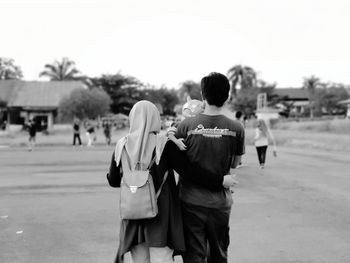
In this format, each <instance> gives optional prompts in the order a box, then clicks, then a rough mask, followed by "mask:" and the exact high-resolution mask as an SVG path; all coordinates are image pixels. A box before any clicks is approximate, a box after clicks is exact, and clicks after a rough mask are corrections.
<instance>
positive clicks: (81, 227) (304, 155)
mask: <svg viewBox="0 0 350 263" xmlns="http://www.w3.org/2000/svg"><path fill="white" fill-rule="evenodd" d="M112 151H113V147H106V146H96V147H91V148H87V147H75V148H73V147H68V146H64V147H59V146H54V147H48V146H45V147H37V148H36V149H35V150H34V151H33V152H28V151H27V150H26V148H6V147H5V148H0V262H1V263H17V262H18V263H22V262H28V263H38V262H39V263H40V262H51V263H53V262H77V263H79V262H93V263H95V262H101V263H103V262H113V259H114V256H115V253H116V249H117V245H118V244H117V242H118V232H119V214H118V190H117V189H113V188H110V187H109V186H108V183H107V181H106V172H107V169H108V165H109V161H110V158H111V153H112ZM267 158H268V160H267V166H266V168H265V169H264V170H261V169H260V168H259V167H258V163H257V157H256V152H255V149H254V148H253V147H247V154H246V155H245V156H244V158H243V164H244V166H243V167H242V168H240V169H238V170H237V179H238V181H239V185H238V186H237V187H235V193H234V200H235V203H234V205H233V208H232V214H231V220H230V226H231V229H230V237H231V243H230V247H229V259H230V260H229V262H235V263H292V262H293V263H297V262H298V263H348V262H350V191H349V190H350V172H349V168H350V156H349V154H345V153H340V152H337V153H335V152H323V151H312V150H308V149H302V148H300V149H293V150H292V149H287V148H280V149H279V152H278V157H277V158H274V157H272V154H271V152H268V157H267ZM176 262H181V259H180V258H177V260H176Z"/></svg>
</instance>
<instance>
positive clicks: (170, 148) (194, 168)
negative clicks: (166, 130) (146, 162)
mask: <svg viewBox="0 0 350 263" xmlns="http://www.w3.org/2000/svg"><path fill="white" fill-rule="evenodd" d="M162 158H165V159H166V162H167V165H168V167H169V168H171V169H174V170H175V171H176V172H177V173H178V174H179V175H180V176H181V177H183V178H184V179H185V180H187V181H190V182H192V183H195V184H196V185H200V186H202V187H204V188H207V189H210V190H221V189H223V179H224V175H220V174H213V173H210V172H208V171H207V170H204V169H202V168H201V167H199V166H198V165H196V164H193V163H190V162H189V160H188V158H187V156H186V153H185V152H183V151H180V149H179V148H178V147H177V146H176V145H175V144H174V143H173V142H172V141H168V142H167V144H166V145H165V148H164V151H163V154H162Z"/></svg>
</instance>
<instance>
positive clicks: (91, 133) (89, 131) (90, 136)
mask: <svg viewBox="0 0 350 263" xmlns="http://www.w3.org/2000/svg"><path fill="white" fill-rule="evenodd" d="M85 129H86V137H87V140H88V142H87V146H92V143H93V141H95V139H94V138H95V127H94V125H93V123H92V122H91V121H90V120H87V121H86V122H85Z"/></svg>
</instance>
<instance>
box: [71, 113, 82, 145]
mask: <svg viewBox="0 0 350 263" xmlns="http://www.w3.org/2000/svg"><path fill="white" fill-rule="evenodd" d="M76 140H78V142H79V145H81V139H80V121H79V120H78V119H75V120H74V123H73V145H74V146H75V142H76Z"/></svg>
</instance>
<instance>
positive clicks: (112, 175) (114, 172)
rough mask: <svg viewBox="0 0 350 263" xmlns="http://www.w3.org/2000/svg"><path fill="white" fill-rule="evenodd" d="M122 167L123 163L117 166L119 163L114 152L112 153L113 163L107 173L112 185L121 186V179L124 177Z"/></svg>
mask: <svg viewBox="0 0 350 263" xmlns="http://www.w3.org/2000/svg"><path fill="white" fill-rule="evenodd" d="M122 175H123V174H122V169H121V163H120V164H119V166H118V167H117V164H116V162H115V159H114V152H113V154H112V160H111V165H110V166H109V172H108V173H107V180H108V183H109V185H110V186H112V187H120V181H121V178H122Z"/></svg>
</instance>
